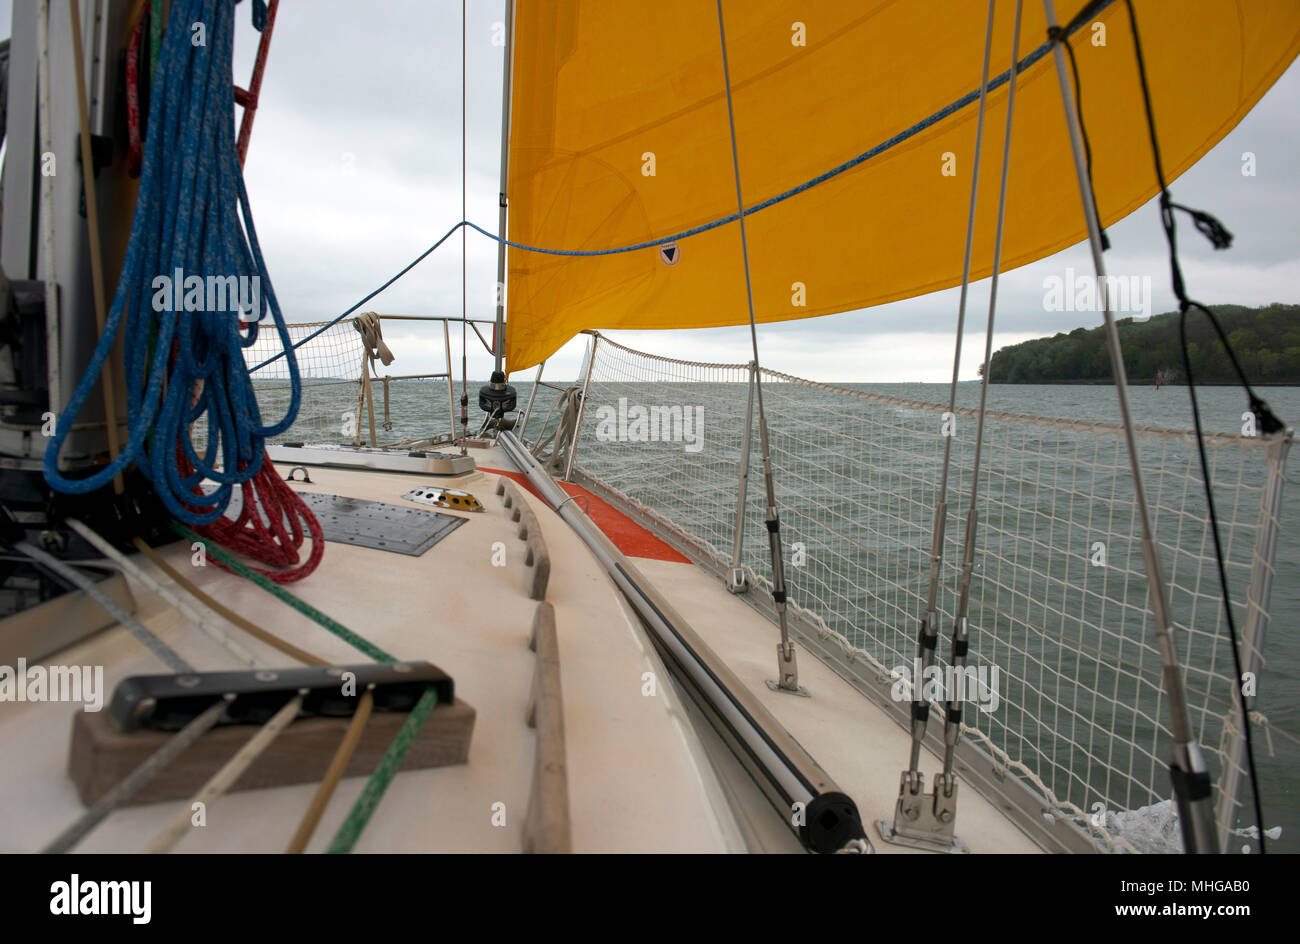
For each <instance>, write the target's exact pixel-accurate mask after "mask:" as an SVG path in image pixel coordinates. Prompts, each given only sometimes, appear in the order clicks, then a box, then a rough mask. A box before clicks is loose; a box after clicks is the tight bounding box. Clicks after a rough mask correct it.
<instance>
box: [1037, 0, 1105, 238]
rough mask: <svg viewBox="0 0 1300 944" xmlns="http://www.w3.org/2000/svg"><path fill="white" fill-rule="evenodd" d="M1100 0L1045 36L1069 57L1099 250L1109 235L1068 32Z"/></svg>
mask: <svg viewBox="0 0 1300 944" xmlns="http://www.w3.org/2000/svg"><path fill="white" fill-rule="evenodd" d="M1103 5H1104V4H1102V3H1101V2H1100V0H1094V2H1093V3H1090V4H1088V5H1087V6H1086V7H1084V8H1083V9H1082V10H1080V11H1079V12H1078V13H1077V14H1075V17H1074V19H1073V20H1071V21H1070V22H1069V23H1067V24H1066V25H1065V26H1049V27H1048V28H1047V38H1048V40H1049V41H1050V42H1053V43H1060V44H1061V45H1062V46H1064V47H1065V51H1066V53H1067V54H1068V55H1069V57H1070V72H1071V73H1073V74H1074V113H1075V114H1076V115H1078V116H1079V135H1080V136H1081V137H1082V138H1083V154H1084V158H1085V160H1086V163H1087V166H1088V199H1089V200H1091V201H1092V208H1093V212H1094V213H1096V214H1097V228H1098V229H1099V230H1100V231H1101V251H1102V252H1105V251H1106V250H1107V249H1109V248H1110V237H1109V236H1107V235H1106V230H1105V228H1104V227H1103V226H1102V225H1101V209H1100V208H1099V207H1098V206H1097V188H1096V187H1095V186H1094V185H1093V182H1092V145H1091V144H1090V143H1089V141H1088V126H1087V125H1086V124H1085V123H1084V120H1083V85H1082V84H1081V83H1080V82H1079V64H1078V62H1076V61H1075V58H1074V47H1073V46H1071V45H1070V33H1071V32H1072V31H1073V30H1074V29H1075V28H1076V21H1078V20H1080V19H1081V18H1084V19H1086V15H1091V11H1092V9H1093V8H1094V7H1096V8H1100V7H1101V6H1103Z"/></svg>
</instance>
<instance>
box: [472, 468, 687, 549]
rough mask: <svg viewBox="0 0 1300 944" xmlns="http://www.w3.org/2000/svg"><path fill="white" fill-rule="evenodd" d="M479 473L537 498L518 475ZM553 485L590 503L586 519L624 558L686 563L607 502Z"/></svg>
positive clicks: (571, 486)
mask: <svg viewBox="0 0 1300 944" xmlns="http://www.w3.org/2000/svg"><path fill="white" fill-rule="evenodd" d="M479 471H481V472H491V473H492V474H493V475H504V476H505V477H506V478H509V479H513V480H514V481H516V482H518V483H519V484H520V485H522V486H523V487H524V488H526V489H528V490H529V491H530V492H532V493H533V494H534V495H537V489H535V488H533V486H532V483H530V482H529V481H528V479H527V477H526V476H524V475H521V474H520V473H518V472H507V471H506V470H505V469H488V468H484V467H483V466H479ZM556 484H558V485H559V486H560V488H562V489H564V491H566V492H568V493H569V494H570V495H583V496H585V497H586V499H587V501H588V502H590V503H591V510H590V512H589V515H590V516H591V520H592V523H593V524H595V525H596V527H598V528H600V530H601V531H603V532H604V534H605V537H607V538H609V539H610V540H611V541H613V542H614V546H615V547H617V548H618V549H619V550H620V551H622V552H623V553H624V554H626V555H627V556H628V557H645V558H649V559H650V560H662V561H673V562H675V563H678V564H689V563H690V561H689V560H688V559H687V558H685V557H683V556H682V555H681V554H679V553H677V551H675V550H674V549H673V548H672V546H671V545H669V544H666V543H664V542H663V541H661V540H660V539H659V538H657V537H655V536H654V535H653V534H651V533H650V532H649V531H647V530H646V529H645V528H643V527H641V526H640V525H639V524H637V523H636V522H635V521H633V520H632V519H631V518H629V517H628V516H627V515H625V514H623V512H621V511H619V510H618V509H617V508H615V507H614V506H613V505H611V504H610V503H609V502H607V501H605V500H604V499H602V498H597V497H596V496H595V495H593V494H591V492H589V491H587V490H586V489H585V488H583V487H582V486H581V485H575V484H574V483H572V482H558V483H556ZM537 497H538V498H541V497H542V496H541V495H537ZM583 510H584V511H586V510H587V509H586V508H584V509H583Z"/></svg>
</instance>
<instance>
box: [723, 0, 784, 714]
mask: <svg viewBox="0 0 1300 944" xmlns="http://www.w3.org/2000/svg"><path fill="white" fill-rule="evenodd" d="M717 7H718V38H719V40H720V42H721V45H722V81H723V85H724V86H725V88H726V92H727V123H728V126H729V128H730V131H731V165H732V173H733V176H734V177H735V180H736V205H737V208H738V212H737V214H736V219H738V220H739V221H740V253H741V258H742V260H743V261H744V265H745V296H746V299H747V301H748V303H749V340H750V344H751V345H752V346H753V351H754V392H755V394H756V400H757V403H758V441H759V452H760V453H761V454H762V458H763V489H764V493H765V498H766V506H765V511H764V518H765V520H766V523H767V537H768V549H769V551H770V553H771V558H772V602H773V603H774V604H775V608H776V614H777V621H778V623H779V625H780V628H781V644H780V654H779V657H778V660H777V661H778V665H777V669H778V673H777V682H778V687H779V688H781V689H784V690H786V691H798V690H799V680H798V672H797V670H796V669H795V662H794V659H795V655H794V645H793V644H792V643H791V642H790V627H789V626H788V625H787V621H786V608H785V601H786V590H785V567H784V564H785V562H784V558H783V557H782V551H781V520H780V516H779V515H778V513H777V507H776V486H775V484H774V483H773V480H772V452H771V449H770V448H769V447H768V439H767V414H766V413H765V412H764V410H763V369H762V367H761V365H760V363H759V360H758V327H757V324H756V322H755V318H754V283H753V279H752V277H751V275H750V270H749V244H748V241H747V239H746V235H745V198H744V194H743V192H742V190H741V186H740V151H739V149H738V148H737V146H736V114H735V109H734V107H733V104H732V100H731V70H730V67H729V66H728V63H727V33H726V29H725V28H724V26H723V22H722V0H717Z"/></svg>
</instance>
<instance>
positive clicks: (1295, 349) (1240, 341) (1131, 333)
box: [989, 302, 1300, 386]
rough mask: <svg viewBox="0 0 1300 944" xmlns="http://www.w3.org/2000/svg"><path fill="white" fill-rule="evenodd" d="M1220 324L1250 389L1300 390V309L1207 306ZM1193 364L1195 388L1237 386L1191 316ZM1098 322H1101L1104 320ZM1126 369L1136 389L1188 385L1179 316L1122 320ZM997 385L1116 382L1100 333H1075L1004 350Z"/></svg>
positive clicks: (1208, 334)
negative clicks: (1296, 387)
mask: <svg viewBox="0 0 1300 944" xmlns="http://www.w3.org/2000/svg"><path fill="white" fill-rule="evenodd" d="M1209 307H1210V308H1211V310H1213V312H1214V314H1215V315H1216V316H1217V317H1218V319H1219V322H1220V324H1222V325H1223V331H1224V333H1225V334H1226V335H1227V336H1228V341H1229V342H1230V343H1231V344H1232V349H1233V352H1234V353H1235V354H1236V355H1237V360H1238V362H1239V363H1240V364H1241V368H1242V370H1244V371H1245V372H1246V377H1247V379H1248V380H1249V381H1250V382H1251V383H1252V384H1260V385H1262V386H1268V385H1274V386H1300V305H1287V304H1282V303H1280V302H1275V303H1274V304H1272V305H1266V306H1264V307H1262V308H1247V307H1245V306H1242V305H1211V306H1209ZM1187 319H1188V321H1187V341H1188V347H1187V350H1188V357H1189V359H1190V360H1191V365H1192V376H1193V378H1194V379H1195V381H1196V383H1197V384H1198V385H1199V384H1206V385H1218V384H1235V383H1236V382H1237V377H1236V372H1235V371H1233V369H1232V365H1231V364H1230V363H1229V361H1228V356H1227V354H1226V353H1225V352H1224V350H1223V346H1222V344H1220V343H1219V340H1218V335H1217V334H1216V333H1215V331H1214V328H1213V326H1212V325H1211V324H1210V320H1209V319H1208V318H1206V317H1205V315H1204V314H1201V313H1199V312H1195V311H1193V312H1189V313H1188V315H1187ZM1098 320H1100V316H1099V317H1098ZM1118 327H1119V336H1120V346H1121V347H1122V348H1123V350H1124V369H1125V371H1126V372H1127V374H1128V379H1129V383H1132V384H1155V383H1157V382H1159V383H1160V384H1183V383H1186V382H1187V377H1186V371H1185V370H1184V367H1183V354H1182V347H1181V344H1180V341H1179V330H1178V312H1167V313H1165V314H1162V315H1155V316H1154V317H1152V318H1151V319H1150V320H1148V321H1135V320H1134V319H1132V318H1121V319H1119V321H1118ZM989 375H990V380H991V382H992V383H1003V384H1057V383H1059V384H1092V383H1097V384H1101V383H1110V382H1111V381H1112V377H1111V369H1110V355H1109V353H1108V351H1107V349H1106V337H1105V333H1104V331H1103V330H1102V328H1101V327H1100V326H1098V327H1095V328H1075V329H1074V330H1073V331H1071V332H1069V333H1068V334H1067V333H1064V332H1062V333H1059V334H1057V335H1055V336H1053V337H1050V338H1037V339H1035V340H1032V341H1023V342H1021V343H1020V344H1013V345H1010V346H1008V347H1004V348H1001V349H1000V350H998V351H997V353H995V354H994V355H993V359H992V361H991V362H990V365H989Z"/></svg>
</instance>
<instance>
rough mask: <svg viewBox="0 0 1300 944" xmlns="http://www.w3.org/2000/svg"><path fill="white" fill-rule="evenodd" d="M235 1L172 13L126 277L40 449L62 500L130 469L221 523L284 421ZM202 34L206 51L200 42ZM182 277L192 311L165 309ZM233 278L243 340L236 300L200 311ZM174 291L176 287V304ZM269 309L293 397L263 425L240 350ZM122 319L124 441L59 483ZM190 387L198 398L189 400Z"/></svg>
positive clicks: (199, 515) (292, 404)
mask: <svg viewBox="0 0 1300 944" xmlns="http://www.w3.org/2000/svg"><path fill="white" fill-rule="evenodd" d="M237 2H238V0H176V2H174V3H173V4H172V7H171V13H170V16H169V18H168V22H167V28H166V34H165V36H164V38H163V42H162V49H161V51H160V54H159V68H158V72H157V76H156V78H155V89H154V94H153V96H152V102H151V105H150V110H149V123H148V126H147V127H148V136H147V140H146V144H145V154H144V165H143V168H142V170H141V174H140V191H139V197H138V200H137V203H136V210H135V218H134V220H133V221H132V224H131V239H130V243H129V244H128V246H127V253H126V259H125V261H124V262H123V265H122V275H121V278H120V279H119V281H118V284H117V291H116V293H115V294H114V296H113V303H112V306H111V307H110V310H109V313H108V317H107V319H106V322H105V328H104V332H103V334H102V335H101V336H100V339H99V343H98V345H97V346H96V347H95V351H94V354H93V356H92V357H91V360H90V363H89V365H88V366H87V368H86V372H85V374H84V375H83V376H82V378H81V381H80V383H78V385H77V389H76V391H75V392H74V393H73V395H72V397H71V398H70V399H69V401H68V404H67V408H66V409H65V410H64V411H63V413H62V414H61V415H60V416H59V420H58V425H57V427H56V429H55V433H54V436H53V438H52V439H51V440H50V443H49V446H48V447H47V448H46V450H45V478H46V481H47V482H49V484H50V486H51V487H52V488H54V489H56V490H57V491H60V492H66V493H71V494H85V493H87V492H92V491H95V490H96V489H99V488H102V487H103V486H104V485H106V484H107V483H108V482H109V481H110V480H112V478H113V477H114V476H115V475H117V474H118V473H119V472H121V471H122V470H123V469H125V468H127V467H128V466H129V465H130V464H131V463H133V462H134V463H135V464H136V465H137V466H138V467H139V468H140V470H141V471H142V472H143V473H144V475H145V476H146V477H147V478H148V479H149V481H150V482H151V483H152V485H153V487H154V490H155V492H156V493H157V494H158V495H159V496H160V498H161V499H162V501H163V503H164V504H165V505H166V507H167V508H168V510H169V511H170V512H171V513H172V514H173V515H174V516H175V517H177V518H178V519H180V520H181V521H183V522H185V523H186V524H189V525H191V526H201V525H205V524H209V523H211V522H213V521H215V520H216V519H218V518H219V517H221V515H222V514H223V513H224V512H225V510H226V507H227V506H228V505H229V502H230V495H231V490H232V486H234V485H238V484H240V483H242V482H245V481H248V480H249V479H251V478H252V477H253V476H254V475H255V474H256V473H257V471H258V470H259V468H260V467H261V465H262V460H263V457H264V455H265V439H266V438H267V437H269V436H276V435H278V434H280V433H282V432H284V431H285V430H287V429H288V428H289V427H290V426H291V425H292V424H293V421H294V419H295V418H296V417H297V415H298V407H299V403H300V402H301V393H302V388H301V381H300V377H299V372H298V364H297V360H296V358H295V357H294V356H293V353H292V346H291V341H290V338H289V332H288V330H287V328H286V326H285V321H284V318H283V316H282V315H281V313H280V306H279V303H278V302H277V301H276V298H275V292H274V290H273V289H272V287H271V279H270V276H269V275H268V274H267V271H266V263H265V262H264V261H263V259H262V252H261V248H260V247H259V245H258V242H257V233H256V231H255V230H254V228H253V216H252V212H251V210H250V209H249V203H248V192H247V190H246V189H245V187H244V176H243V169H242V168H241V166H240V163H239V155H238V151H237V149H236V144H235V124H234V121H235V117H234V112H235V102H234V79H233V70H232V54H233V48H234V30H235V20H234V12H235V4H236V3H237ZM199 24H202V39H203V40H204V44H203V45H196V42H197V41H198V40H199V38H200V32H199V30H198V25H199ZM236 201H238V202H237V203H236ZM178 271H179V272H180V273H181V278H182V279H187V278H189V277H193V276H197V277H199V278H200V279H201V280H203V284H204V289H203V290H202V298H203V301H202V303H200V305H199V308H200V309H201V310H195V311H184V310H180V311H177V310H174V308H175V305H174V304H173V299H174V298H175V288H174V287H173V288H172V290H171V291H164V290H163V289H164V288H166V285H165V283H163V282H161V281H160V277H166V278H167V279H171V280H175V279H176V278H177V272H178ZM230 276H234V277H235V278H236V280H237V281H236V283H234V284H239V282H238V280H239V279H241V278H244V279H247V280H248V282H247V283H245V284H247V285H248V286H249V287H250V293H249V294H250V295H251V294H252V292H251V287H252V286H253V285H257V287H258V291H257V293H256V296H257V301H256V307H255V308H253V309H252V311H251V312H250V313H249V314H246V315H245V316H244V317H246V318H247V319H249V321H248V323H247V324H245V325H242V327H243V328H244V330H241V321H240V312H239V302H238V301H237V300H235V301H232V300H230V299H229V298H227V299H226V303H225V305H224V308H223V309H222V310H216V311H209V310H206V303H207V301H208V295H207V290H206V286H207V285H208V284H210V283H209V280H210V279H214V278H222V279H228V277H230ZM254 279H256V282H253V280H254ZM226 284H229V283H228V282H227V283H226ZM183 288H184V285H183V283H182V291H181V295H182V300H183V301H184V298H185V295H186V293H185V292H184V291H183ZM237 297H238V296H237ZM214 300H215V299H214ZM155 302H156V304H155ZM183 307H184V304H182V308H183ZM268 310H269V311H270V313H271V316H272V318H273V320H274V323H275V328H276V331H277V332H278V334H279V336H280V341H281V343H282V344H283V346H284V349H285V351H286V352H287V353H288V368H289V378H290V385H291V395H290V400H289V407H288V409H287V410H286V412H285V415H284V416H283V417H282V418H281V419H280V420H279V421H277V422H275V423H270V424H265V425H264V424H263V423H262V419H261V414H260V412H259V411H258V406H257V397H256V395H255V392H254V388H253V383H252V381H251V379H250V378H249V375H248V374H249V372H248V369H247V365H246V364H245V362H244V356H243V348H246V347H249V346H251V345H252V344H253V343H255V342H256V340H257V332H258V322H259V321H261V320H262V319H263V318H264V317H265V316H266V313H267V311H268ZM123 321H125V337H124V341H123V347H124V360H125V365H126V387H127V433H128V435H127V442H126V445H125V446H124V448H123V449H122V451H121V452H120V453H119V454H118V455H117V456H116V457H115V458H114V459H113V460H112V461H111V462H110V463H109V464H108V465H107V466H105V467H103V468H102V469H100V470H99V471H97V472H96V473H95V474H94V475H91V476H88V477H86V478H77V479H70V478H66V477H64V476H63V475H61V474H60V473H59V470H58V455H59V452H60V450H61V449H62V448H63V443H64V441H65V440H66V438H67V436H68V433H69V431H70V430H71V429H72V425H73V423H74V421H75V420H76V417H77V414H78V413H79V412H80V411H81V409H82V407H83V406H84V405H85V403H86V400H87V399H88V398H89V397H90V395H91V392H92V390H93V389H94V386H95V382H96V380H97V379H98V378H99V375H100V372H101V371H102V370H103V367H104V363H105V361H106V360H107V359H108V357H109V354H110V351H111V350H112V347H113V341H114V339H115V338H116V337H117V334H118V330H119V328H120V327H121V326H122V324H123ZM173 348H174V353H175V356H174V357H173ZM196 389H198V391H199V392H198V398H197V401H196V402H194V403H193V404H191V401H192V400H193V399H194V392H195V390H196ZM111 419H112V418H110V420H111ZM204 421H205V422H206V429H207V446H206V448H205V451H204V454H203V455H202V456H200V455H199V454H198V453H197V452H196V450H195V448H194V445H193V443H192V442H191V439H190V433H189V430H190V425H191V424H192V423H195V422H204ZM178 445H179V448H180V451H181V452H182V453H183V455H184V456H185V458H186V459H187V460H188V462H189V464H190V465H191V467H192V469H193V471H191V472H190V473H189V474H182V471H181V463H180V461H179V457H178V451H177V450H178ZM218 460H219V461H218ZM205 479H207V480H211V481H214V482H216V483H218V487H217V489H216V490H215V491H214V492H212V493H211V494H208V495H206V496H202V495H196V494H195V493H194V491H193V489H194V487H195V486H196V485H198V484H199V483H200V482H202V481H203V480H205Z"/></svg>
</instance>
